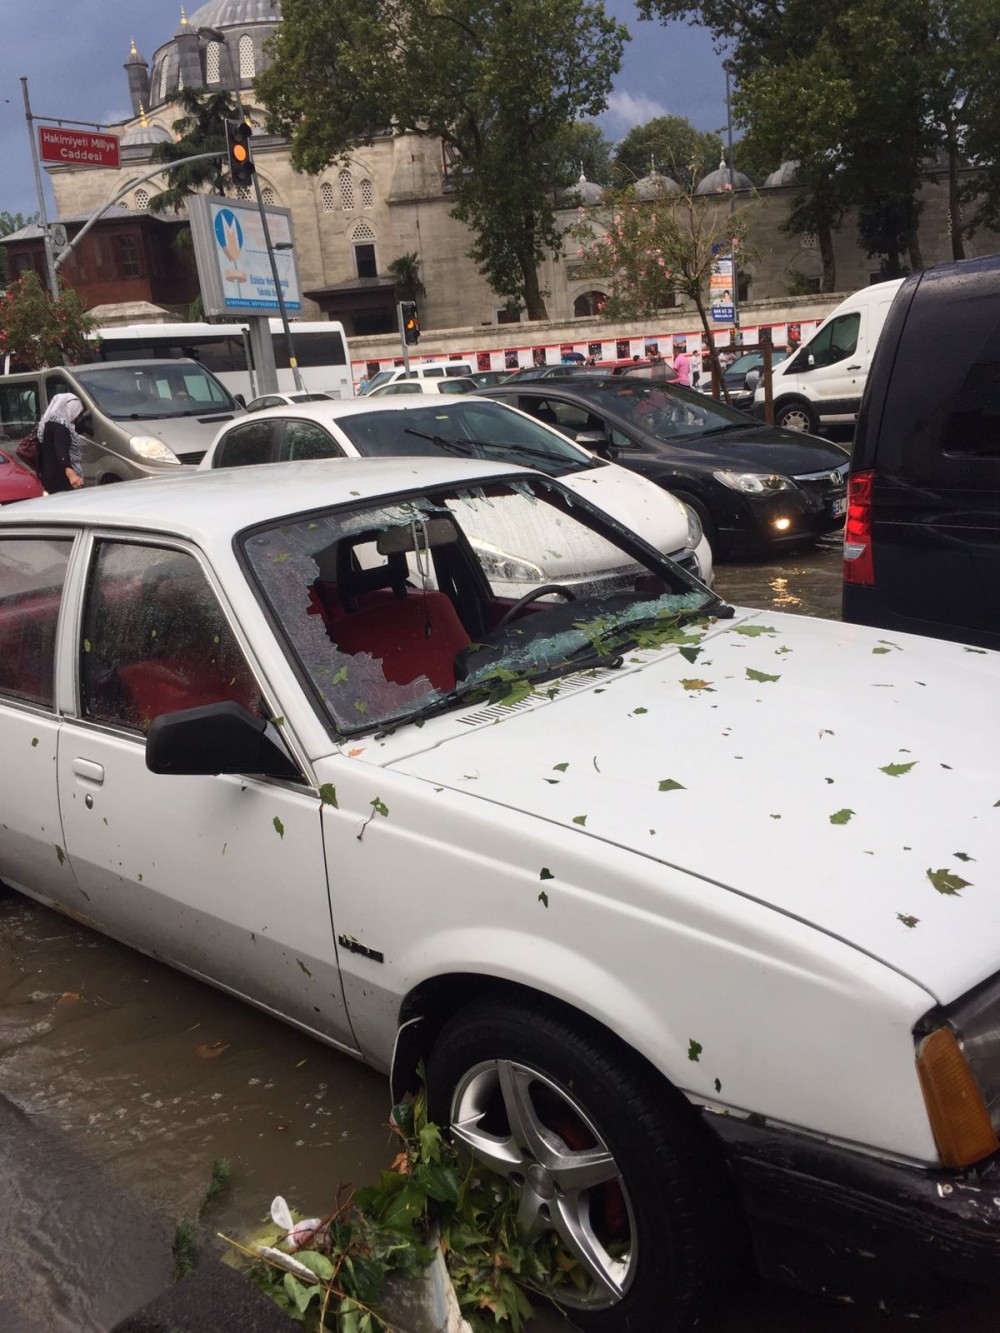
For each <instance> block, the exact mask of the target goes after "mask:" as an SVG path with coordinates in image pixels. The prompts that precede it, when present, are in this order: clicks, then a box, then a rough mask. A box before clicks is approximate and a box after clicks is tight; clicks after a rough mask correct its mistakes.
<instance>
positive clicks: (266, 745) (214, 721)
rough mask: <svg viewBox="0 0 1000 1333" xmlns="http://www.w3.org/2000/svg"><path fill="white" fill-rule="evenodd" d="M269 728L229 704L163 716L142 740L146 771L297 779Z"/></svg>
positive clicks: (262, 720)
mask: <svg viewBox="0 0 1000 1333" xmlns="http://www.w3.org/2000/svg"><path fill="white" fill-rule="evenodd" d="M268 726H269V724H268V723H267V722H266V721H265V720H264V719H263V718H260V717H253V716H251V714H250V713H248V712H247V710H246V709H245V708H243V707H242V706H241V705H240V704H237V703H233V702H231V701H228V700H227V701H226V702H225V703H217V704H204V705H202V707H200V708H184V709H181V710H180V711H179V712H176V713H161V715H160V716H159V717H158V718H156V719H154V721H153V725H152V726H151V727H150V729H149V735H148V736H147V737H146V767H147V768H148V769H149V771H150V772H151V773H181V774H185V775H191V776H193V775H202V776H211V777H214V776H216V775H217V774H219V773H247V774H259V775H261V776H263V777H269V778H293V777H298V776H299V771H298V769H297V768H296V766H295V765H294V764H293V763H292V761H291V760H290V759H289V757H288V755H287V754H285V752H284V750H282V749H281V747H280V746H279V745H278V744H277V743H276V742H275V741H273V740H272V739H271V737H270V736H269V735H268V734H267V731H268Z"/></svg>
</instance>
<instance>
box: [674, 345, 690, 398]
mask: <svg viewBox="0 0 1000 1333" xmlns="http://www.w3.org/2000/svg"><path fill="white" fill-rule="evenodd" d="M674 370H675V371H676V372H677V383H678V384H683V385H685V386H686V387H687V388H690V387H691V358H690V356H689V355H688V350H687V347H686V346H681V345H680V344H678V345H676V346H675V347H674Z"/></svg>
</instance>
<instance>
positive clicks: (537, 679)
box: [0, 418, 1000, 1333]
mask: <svg viewBox="0 0 1000 1333" xmlns="http://www.w3.org/2000/svg"><path fill="white" fill-rule="evenodd" d="M258 419H259V418H258ZM483 508H490V509H495V510H499V511H500V512H501V513H503V514H504V515H506V516H507V518H508V526H509V528H510V530H511V531H521V532H528V531H529V530H531V531H533V532H534V533H536V534H539V535H540V536H541V537H542V540H544V541H545V542H546V544H547V545H550V546H551V548H552V549H553V550H556V551H563V552H565V551H567V550H569V549H570V548H578V547H579V546H581V545H588V544H598V545H600V546H602V547H603V549H604V553H605V556H604V561H603V563H604V564H605V565H606V566H607V567H614V568H617V569H619V570H620V571H621V577H620V580H619V582H618V584H617V586H616V587H611V586H604V587H603V588H595V589H590V590H588V589H584V588H578V589H577V590H576V593H575V597H574V594H573V592H572V590H571V589H569V588H565V587H563V588H560V587H558V586H556V587H555V588H553V587H552V586H550V585H548V584H542V585H540V586H536V587H534V588H531V589H529V590H528V591H527V592H526V593H525V594H524V595H523V596H521V597H520V598H518V599H517V600H513V599H510V598H506V597H503V596H501V595H499V594H498V592H497V589H496V586H495V579H496V577H497V573H498V571H497V570H496V569H495V568H491V567H490V566H489V565H487V564H485V563H483V562H482V561H481V560H480V559H478V558H477V556H476V553H475V550H474V547H473V545H472V543H471V541H470V532H471V531H473V527H472V525H473V523H474V520H475V517H476V515H477V514H478V512H479V511H481V510H482V509H483ZM510 555H511V557H512V558H516V556H517V552H516V551H514V552H511V553H510ZM408 561H415V562H416V563H418V564H419V566H420V568H421V570H422V571H423V575H422V581H423V586H420V587H416V588H411V587H409V586H407V582H406V576H405V569H406V566H407V562H408ZM499 572H500V573H501V574H502V571H499ZM432 575H433V579H432V577H431V576H432ZM884 646H885V645H884V640H883V632H882V631H880V630H871V629H866V628H864V627H859V626H853V625H850V626H848V625H841V624H839V623H830V622H822V621H815V620H811V619H808V618H805V617H789V616H783V615H780V614H774V613H771V612H757V611H741V610H734V609H733V608H731V607H728V606H727V605H726V604H725V603H724V602H722V601H721V600H720V599H719V598H718V597H716V596H714V595H713V594H712V593H711V592H709V591H708V590H707V589H706V588H704V587H703V586H702V585H700V584H699V583H697V582H696V581H695V580H693V579H691V578H690V577H689V576H688V575H687V574H685V572H684V571H683V570H681V569H679V568H678V567H677V566H676V565H675V564H672V563H671V562H669V561H667V560H664V559H663V557H662V556H660V555H659V554H658V553H657V552H656V551H654V550H653V549H652V548H651V547H649V546H648V545H646V544H645V543H643V542H641V541H640V540H639V539H637V538H636V537H634V536H633V535H632V534H630V533H628V532H627V531H625V530H624V529H622V528H621V527H620V525H618V524H617V523H615V522H614V521H613V520H611V519H609V518H608V517H607V516H605V515H603V514H602V513H601V512H600V511H598V510H596V509H595V508H594V507H593V506H592V505H590V504H589V503H588V502H587V501H586V500H585V499H584V498H583V497H581V496H580V495H578V494H577V493H575V492H572V491H570V490H568V489H567V488H566V487H564V486H563V485H561V484H560V483H559V482H557V481H554V480H552V479H551V478H549V477H546V476H544V475H542V474H541V473H540V472H532V471H529V470H527V469H521V468H513V467H505V466H501V465H498V464H496V463H494V462H492V461H471V460H467V459H454V458H449V457H446V456H443V455H439V456H438V457H435V458H424V459H420V460H419V461H418V462H415V461H414V460H412V459H398V458H389V459H377V460H372V459H362V460H355V461H347V462H343V463H340V462H338V463H290V464H284V465H278V466H275V467H273V468H270V469H259V468H258V469H232V470H225V469H224V470H221V471H218V472H214V473H208V474H201V475H195V476H192V475H187V476H184V477H181V476H176V475H175V476H174V477H172V478H166V479H160V480H155V481H151V482H148V483H147V484H145V485H143V486H116V487H103V488H92V489H90V490H87V491H83V492H80V493H78V494H75V495H72V496H62V495H60V496H55V497H52V498H50V499H46V500H42V501H34V502H33V501H28V502H26V503H24V504H21V505H18V506H15V507H13V508H11V509H5V510H4V511H3V512H2V513H0V750H2V753H3V755H4V756H5V763H4V764H3V765H2V767H0V807H2V809H3V824H4V827H3V836H2V838H0V878H2V880H3V881H4V882H5V883H6V884H7V885H8V886H10V887H12V888H14V889H16V890H19V891H20V892H22V893H25V894H27V895H29V896H30V897H32V898H34V899H36V900H38V901H39V902H41V903H44V904H47V905H49V906H51V907H54V908H55V909H56V910H57V911H61V912H65V913H67V914H68V915H69V916H71V918H72V919H73V920H74V921H75V922H80V923H83V924H85V925H86V924H89V925H93V926H94V927H95V928H96V929H98V930H101V931H103V932H105V933H107V934H109V935H111V936H113V937H115V938H116V939H119V940H122V941H124V942H126V943H127V944H130V945H134V946H136V947H137V948H139V949H142V950H143V951H145V952H146V953H148V954H150V955H152V956H154V957H156V958H159V959H161V960H163V961H164V962H166V963H171V964H173V965H175V966H178V967H181V968H183V969H184V970H185V971H187V972H189V973H191V974H192V975H194V976H195V977H197V978H200V979H202V980H204V981H208V982H210V983H212V984H213V985H216V986H219V987H221V988H222V989H224V990H226V991H229V992H230V993H232V994H234V995H236V996H240V997H242V998H244V999H248V1000H249V1001H251V1002H252V1003H254V1004H256V1005H258V1006H260V1007H261V1008H263V1009H265V1010H266V1011H267V1012H269V1013H271V1014H274V1015H276V1016H278V1017H281V1018H284V1019H287V1020H288V1021H289V1022H291V1023H293V1024H295V1025H297V1026H298V1027H300V1028H302V1029H304V1030H305V1031H307V1032H309V1033H312V1034H314V1035H315V1036H317V1037H319V1038H321V1039H322V1040H325V1041H327V1042H330V1043H331V1044H333V1045H335V1046H336V1047H337V1048H338V1049H340V1050H343V1051H346V1052H349V1053H351V1054H354V1055H356V1056H358V1057H359V1058H360V1059H362V1060H364V1061H366V1062H367V1063H369V1064H371V1065H373V1066H374V1067H375V1068H377V1069H379V1070H383V1071H387V1072H389V1073H390V1076H391V1086H392V1091H393V1095H394V1096H395V1097H397V1098H398V1097H399V1096H401V1095H402V1093H403V1092H404V1091H405V1090H407V1089H413V1088H414V1087H415V1085H416V1083H417V1077H418V1069H419V1068H420V1067H421V1065H422V1067H423V1068H424V1069H425V1070H426V1077H427V1084H428V1095H429V1103H430V1111H431V1115H432V1117H433V1118H434V1120H435V1121H436V1122H438V1123H439V1124H441V1125H442V1126H443V1128H444V1130H445V1132H447V1133H450V1134H451V1136H452V1137H453V1138H454V1140H456V1142H457V1143H458V1145H459V1146H460V1147H461V1148H463V1149H464V1150H466V1151H467V1152H468V1153H469V1154H470V1155H471V1157H472V1158H473V1159H474V1160H476V1161H477V1163H478V1169H480V1170H482V1169H483V1168H484V1167H486V1168H491V1169H493V1170H495V1171H498V1172H500V1173H501V1174H502V1175H503V1176H505V1177H506V1178H507V1180H508V1181H509V1182H510V1185H511V1187H512V1188H513V1189H514V1190H516V1191H518V1192H519V1193H520V1195H521V1200H522V1201H521V1205H520V1210H519V1218H520V1222H521V1225H522V1226H523V1227H524V1229H525V1231H526V1232H529V1233H530V1232H531V1231H535V1232H536V1233H539V1232H549V1233H554V1236H555V1244H554V1246H553V1248H554V1249H557V1250H558V1262H557V1263H556V1264H555V1265H554V1273H555V1277H554V1278H553V1283H554V1285H553V1287H552V1288H551V1289H550V1290H551V1293H552V1294H553V1296H554V1297H555V1298H556V1299H557V1300H558V1301H559V1302H560V1304H561V1305H562V1306H564V1307H566V1308H568V1309H569V1310H570V1312H571V1315H572V1317H573V1318H574V1321H575V1322H578V1323H580V1324H582V1325H584V1326H585V1327H587V1328H588V1329H590V1330H591V1331H592V1333H598V1331H600V1333H620V1330H622V1329H625V1328H628V1329H630V1330H634V1333H660V1330H662V1329H664V1328H666V1327H678V1326H679V1325H680V1324H681V1322H682V1321H683V1322H685V1323H687V1322H693V1321H695V1320H696V1319H697V1318H698V1315H699V1312H700V1311H701V1309H702V1306H703V1304H704V1302H705V1300H706V1299H707V1298H708V1297H710V1296H711V1294H712V1293H713V1292H714V1291H717V1289H718V1287H719V1286H720V1284H721V1282H722V1280H723V1279H724V1278H725V1276H726V1275H727V1274H731V1273H732V1272H733V1271H734V1270H735V1269H736V1268H737V1267H738V1265H739V1263H740V1260H741V1258H742V1255H743V1237H744V1236H745V1235H748V1236H749V1238H750V1240H752V1242H753V1250H754V1254H755V1256H756V1258H757V1260H758V1262H759V1263H760V1264H761V1265H762V1266H763V1267H764V1269H765V1270H766V1271H767V1272H769V1273H771V1274H772V1275H779V1274H780V1275H781V1276H782V1277H783V1278H784V1280H786V1281H792V1282H798V1283H802V1282H808V1283H810V1284H812V1285H813V1286H814V1287H821V1288H822V1289H823V1290H825V1291H827V1292H830V1293H835V1294H836V1295H837V1296H838V1297H840V1298H841V1299H850V1298H851V1297H852V1296H854V1295H856V1294H859V1293H860V1292H861V1291H863V1290H867V1292H868V1293H869V1294H873V1296H874V1297H878V1298H879V1299H880V1300H881V1301H882V1302H883V1303H884V1304H890V1303H892V1301H893V1300H894V1299H895V1298H896V1292H897V1289H902V1290H905V1289H906V1285H907V1284H908V1285H909V1287H910V1288H912V1287H913V1286H914V1285H916V1286H918V1287H919V1286H920V1285H921V1284H923V1286H924V1287H925V1288H930V1289H931V1290H934V1291H936V1290H938V1289H939V1288H940V1287H941V1286H942V1285H944V1284H947V1283H950V1282H952V1281H955V1280H960V1279H962V1278H968V1279H969V1280H970V1281H973V1282H976V1283H994V1284H995V1283H996V1282H997V1280H998V1273H1000V1150H998V1149H1000V1145H998V1130H1000V975H998V972H997V967H998V952H997V939H998V936H1000V897H998V895H997V894H996V893H995V892H993V891H992V886H993V884H994V883H995V882H996V880H997V876H998V873H1000V844H998V840H997V837H996V829H995V823H996V817H997V812H996V811H995V810H994V809H993V806H994V805H995V804H996V798H997V788H996V780H995V779H996V755H997V753H998V751H1000V714H998V710H997V708H996V680H997V658H996V657H995V656H994V655H992V654H985V653H984V654H975V655H973V654H969V653H967V652H966V651H965V650H964V649H963V648H962V647H960V646H958V645H954V644H950V643H942V642H938V641H936V640H931V639H919V638H915V637H910V636H906V635H897V636H894V644H893V646H892V647H891V649H889V650H888V651H885V652H883V651H882V649H883V648H884ZM831 682H836V688H835V689H831V688H830V683H831ZM956 849H957V851H956ZM925 867H926V868H927V869H925ZM970 875H971V876H972V879H971V881H970V880H969V879H968V878H967V877H968V876H970ZM859 1254H860V1256H861V1257H860V1258H859Z"/></svg>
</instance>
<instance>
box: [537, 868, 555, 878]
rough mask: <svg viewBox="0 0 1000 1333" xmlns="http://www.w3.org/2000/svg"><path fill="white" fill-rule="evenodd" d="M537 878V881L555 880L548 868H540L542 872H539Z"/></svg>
mask: <svg viewBox="0 0 1000 1333" xmlns="http://www.w3.org/2000/svg"><path fill="white" fill-rule="evenodd" d="M538 878H539V879H555V875H553V873H552V871H551V870H550V869H549V868H548V866H542V870H541V873H540V875H539V876H538Z"/></svg>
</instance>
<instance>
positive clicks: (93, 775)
mask: <svg viewBox="0 0 1000 1333" xmlns="http://www.w3.org/2000/svg"><path fill="white" fill-rule="evenodd" d="M73 772H74V773H75V774H76V776H77V777H78V778H86V779H87V781H88V782H96V783H98V785H99V784H100V783H102V782H103V781H104V765H103V764H95V763H94V761H93V760H92V759H74V760H73Z"/></svg>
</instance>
